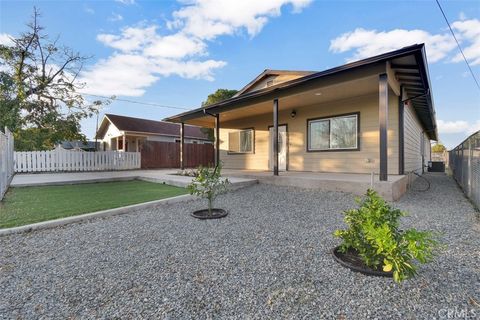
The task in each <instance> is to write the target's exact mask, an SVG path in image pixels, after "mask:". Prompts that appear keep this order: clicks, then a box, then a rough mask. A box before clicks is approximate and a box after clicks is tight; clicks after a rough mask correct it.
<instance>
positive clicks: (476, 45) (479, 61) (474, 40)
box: [452, 19, 480, 66]
mask: <svg viewBox="0 0 480 320" xmlns="http://www.w3.org/2000/svg"><path fill="white" fill-rule="evenodd" d="M452 28H453V29H454V30H455V32H456V33H457V34H459V38H460V40H461V41H462V40H464V41H467V42H469V45H467V46H466V47H464V48H463V53H464V54H465V57H466V58H467V60H468V61H469V62H470V64H471V65H473V66H476V65H480V20H478V19H471V20H462V21H455V22H454V23H452ZM452 61H453V62H460V61H463V57H462V55H461V54H460V53H458V54H457V55H456V56H455V57H454V58H453V59H452Z"/></svg>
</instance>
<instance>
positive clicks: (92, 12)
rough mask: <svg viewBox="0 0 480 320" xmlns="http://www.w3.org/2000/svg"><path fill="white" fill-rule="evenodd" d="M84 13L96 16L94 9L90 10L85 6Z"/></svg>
mask: <svg viewBox="0 0 480 320" xmlns="http://www.w3.org/2000/svg"><path fill="white" fill-rule="evenodd" d="M83 11H85V12H86V13H88V14H95V10H93V9H92V8H90V7H88V6H84V7H83Z"/></svg>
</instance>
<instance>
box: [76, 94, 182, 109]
mask: <svg viewBox="0 0 480 320" xmlns="http://www.w3.org/2000/svg"><path fill="white" fill-rule="evenodd" d="M82 95H85V96H90V97H97V98H103V99H111V100H115V101H123V102H130V103H136V104H143V105H147V106H153V107H160V108H169V109H178V110H190V109H189V108H183V107H174V106H167V105H162V104H157V103H153V102H141V101H135V100H129V99H121V98H116V97H115V98H112V97H107V96H101V95H98V94H90V93H82Z"/></svg>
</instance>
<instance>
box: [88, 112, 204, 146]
mask: <svg viewBox="0 0 480 320" xmlns="http://www.w3.org/2000/svg"><path fill="white" fill-rule="evenodd" d="M108 122H109V123H111V124H113V125H114V126H115V127H116V128H117V129H118V130H120V131H128V132H138V133H143V134H153V135H164V136H175V137H179V136H180V125H179V124H178V123H172V122H166V121H155V120H149V119H141V118H133V117H126V116H120V115H116V114H105V117H104V119H103V120H102V124H101V126H100V128H99V130H98V134H97V135H98V137H99V138H103V137H104V136H105V133H106V131H107V129H108V126H107V124H108ZM185 137H186V138H193V139H200V140H209V138H208V135H207V134H206V133H204V132H202V131H201V128H200V127H197V126H191V125H185Z"/></svg>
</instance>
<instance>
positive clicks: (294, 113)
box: [290, 110, 297, 118]
mask: <svg viewBox="0 0 480 320" xmlns="http://www.w3.org/2000/svg"><path fill="white" fill-rule="evenodd" d="M296 116H297V111H295V110H292V112H291V113H290V117H292V118H295V117H296Z"/></svg>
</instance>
